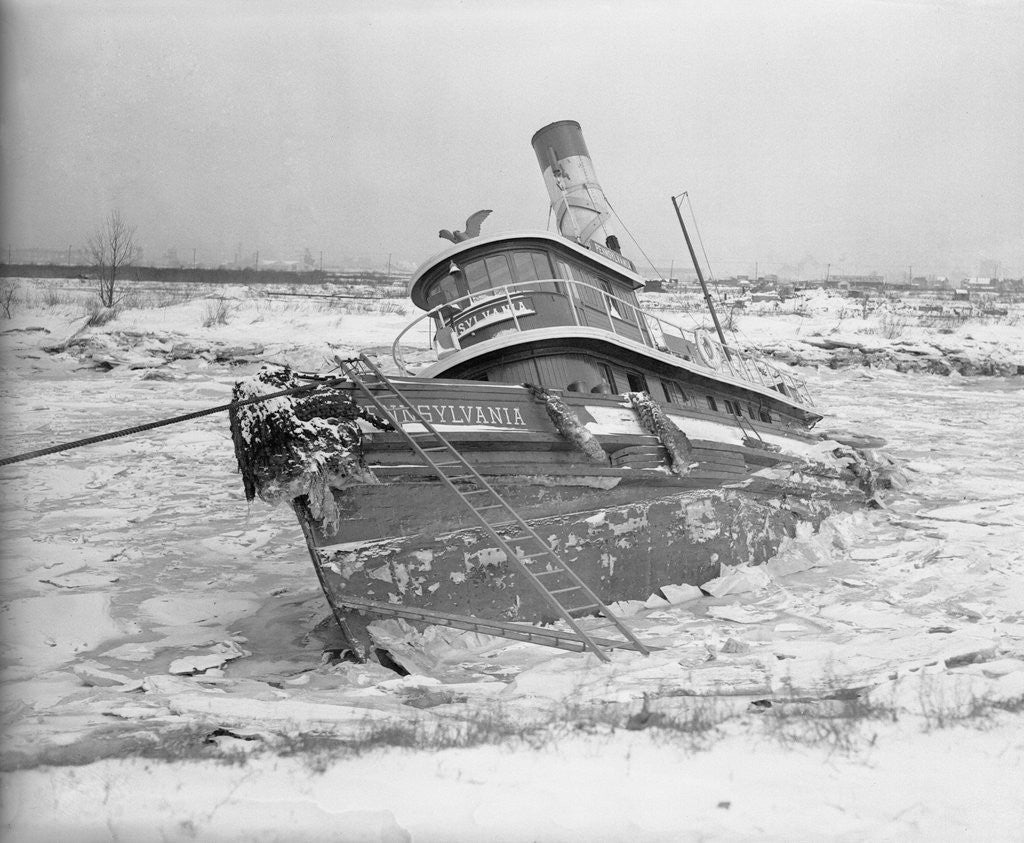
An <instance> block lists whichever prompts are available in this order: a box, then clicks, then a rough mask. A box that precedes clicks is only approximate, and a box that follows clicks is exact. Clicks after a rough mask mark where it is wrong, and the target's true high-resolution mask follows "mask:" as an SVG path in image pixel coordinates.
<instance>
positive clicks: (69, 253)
mask: <svg viewBox="0 0 1024 843" xmlns="http://www.w3.org/2000/svg"><path fill="white" fill-rule="evenodd" d="M68 266H71V245H70V244H68Z"/></svg>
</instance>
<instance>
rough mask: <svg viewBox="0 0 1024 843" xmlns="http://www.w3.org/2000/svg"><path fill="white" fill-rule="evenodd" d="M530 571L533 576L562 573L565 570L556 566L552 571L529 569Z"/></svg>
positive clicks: (548, 575)
mask: <svg viewBox="0 0 1024 843" xmlns="http://www.w3.org/2000/svg"><path fill="white" fill-rule="evenodd" d="M530 573H532V574H533V575H534V576H535V577H550V576H552V575H553V574H564V573H565V571H561V570H559V569H557V568H556V569H555V570H554V571H531V572H530Z"/></svg>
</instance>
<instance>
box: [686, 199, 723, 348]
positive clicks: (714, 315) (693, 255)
mask: <svg viewBox="0 0 1024 843" xmlns="http://www.w3.org/2000/svg"><path fill="white" fill-rule="evenodd" d="M679 195H680V196H685V195H686V194H685V192H684V193H680V194H679ZM676 198H677V197H675V196H673V197H672V207H673V208H675V209H676V219H678V220H679V227H680V228H681V229H682V230H683V237H685V238H686V248H687V249H689V250H690V260H691V261H693V268H694V269H695V270H697V280H698V281H700V288H701V289H702V290H703V291H704V301H705V302H707V305H708V310H710V311H711V319H712V320H713V321H714V323H715V330H716V331H718V339H719V341H720V342H721V343H722V348H724V349H725V353H726V354H727V355H728V353H729V344H728V343H727V342H726V341H725V334H724V333H723V332H722V324H721V323H720V322H719V321H718V314H717V313H716V312H715V304H714V302H712V301H711V293H709V292H708V285H707V284H706V283H705V282H704V273H703V272H701V271H700V264H699V263H698V262H697V255H696V253H694V251H693V243H691V242H690V233H689V232H688V231H687V230H686V223H684V222H683V214H682V212H681V211H680V210H679V204H678V203H677V202H676Z"/></svg>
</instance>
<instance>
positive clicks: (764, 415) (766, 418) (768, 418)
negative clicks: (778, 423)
mask: <svg viewBox="0 0 1024 843" xmlns="http://www.w3.org/2000/svg"><path fill="white" fill-rule="evenodd" d="M760 416H761V421H763V422H766V423H768V424H771V423H772V414H771V413H770V412H768V410H766V409H764V408H763V407H762V408H761V410H760Z"/></svg>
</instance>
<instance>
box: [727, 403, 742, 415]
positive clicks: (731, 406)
mask: <svg viewBox="0 0 1024 843" xmlns="http://www.w3.org/2000/svg"><path fill="white" fill-rule="evenodd" d="M725 406H726V408H727V409H728V410H729V412H730V413H732V414H733V415H734V416H742V415H743V411H742V410H741V409H740V402H739V401H726V402H725Z"/></svg>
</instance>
